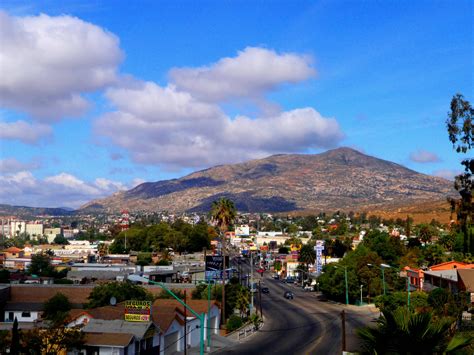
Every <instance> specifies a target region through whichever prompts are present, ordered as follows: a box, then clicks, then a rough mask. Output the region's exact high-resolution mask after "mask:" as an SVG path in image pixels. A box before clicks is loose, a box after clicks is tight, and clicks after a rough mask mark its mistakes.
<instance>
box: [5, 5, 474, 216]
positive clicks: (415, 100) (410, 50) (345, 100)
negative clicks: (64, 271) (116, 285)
mask: <svg viewBox="0 0 474 355" xmlns="http://www.w3.org/2000/svg"><path fill="white" fill-rule="evenodd" d="M0 6H1V9H2V11H3V12H2V13H1V18H0V23H1V24H2V25H1V26H0V77H2V78H3V80H0V139H1V141H0V174H1V175H0V182H1V184H0V185H1V187H0V203H9V204H15V205H20V204H22V205H30V206H51V207H53V206H71V207H78V206H80V205H81V204H83V203H85V202H87V201H89V200H91V199H95V198H100V197H103V196H108V195H110V194H112V193H114V192H115V191H117V190H120V189H127V188H130V187H133V186H135V185H136V184H138V183H140V182H143V181H157V180H162V179H168V178H173V177H180V176H183V175H185V174H187V173H189V172H192V171H194V170H197V169H200V168H206V167H209V166H213V165H215V164H222V163H234V162H240V161H245V160H248V159H252V158H262V157H265V156H268V155H271V154H276V153H318V152H322V151H325V150H327V149H330V148H335V147H338V146H350V147H354V148H356V149H359V150H361V151H362V152H365V153H367V154H369V155H373V156H377V157H380V158H382V159H386V160H391V161H394V162H397V163H400V164H402V165H405V166H407V167H409V168H411V169H414V170H416V171H419V172H423V173H426V174H432V175H438V176H443V177H452V176H453V174H455V173H456V172H458V171H460V164H459V161H460V159H461V157H459V156H458V155H457V154H456V153H455V152H454V151H453V150H452V148H451V145H450V144H449V141H448V137H447V133H446V129H445V119H446V114H447V111H448V109H449V103H450V100H451V97H452V96H453V95H454V94H455V93H457V92H461V93H463V94H464V95H465V97H466V98H467V99H468V100H471V101H472V99H473V82H474V80H473V48H474V46H473V27H472V26H473V23H474V18H473V17H474V16H473V5H472V2H470V1H455V2H448V1H416V2H412V1H383V2H381V1H199V2H196V1H160V2H156V1H133V2H130V1H64V2H57V1H35V2H21V1H14V2H9V1H3V2H2V3H1V5H0Z"/></svg>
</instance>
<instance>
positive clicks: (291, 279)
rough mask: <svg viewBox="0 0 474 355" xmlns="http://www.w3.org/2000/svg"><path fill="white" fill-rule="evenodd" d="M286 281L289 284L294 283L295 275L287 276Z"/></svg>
mask: <svg viewBox="0 0 474 355" xmlns="http://www.w3.org/2000/svg"><path fill="white" fill-rule="evenodd" d="M285 282H286V283H287V284H292V283H295V279H294V277H291V276H289V277H287V278H286V281H285Z"/></svg>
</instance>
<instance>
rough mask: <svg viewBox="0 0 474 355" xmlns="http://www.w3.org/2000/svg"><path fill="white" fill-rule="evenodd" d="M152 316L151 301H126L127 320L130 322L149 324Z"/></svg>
mask: <svg viewBox="0 0 474 355" xmlns="http://www.w3.org/2000/svg"><path fill="white" fill-rule="evenodd" d="M150 315H151V302H150V301H126V302H125V317H124V318H125V320H126V321H129V322H148V321H150Z"/></svg>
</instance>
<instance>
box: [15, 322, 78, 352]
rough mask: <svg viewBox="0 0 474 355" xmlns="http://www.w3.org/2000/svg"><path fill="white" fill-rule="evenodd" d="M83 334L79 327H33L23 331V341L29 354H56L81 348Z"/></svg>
mask: <svg viewBox="0 0 474 355" xmlns="http://www.w3.org/2000/svg"><path fill="white" fill-rule="evenodd" d="M84 336H85V334H84V333H83V332H82V331H81V330H80V329H79V327H72V328H68V327H65V326H64V325H63V326H57V327H51V328H33V329H32V330H29V331H27V332H25V333H24V337H23V343H24V348H25V350H27V351H28V353H29V354H44V355H56V354H62V353H66V352H68V351H71V350H73V349H79V348H81V346H82V345H83V344H84Z"/></svg>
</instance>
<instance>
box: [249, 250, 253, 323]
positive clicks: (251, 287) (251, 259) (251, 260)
mask: <svg viewBox="0 0 474 355" xmlns="http://www.w3.org/2000/svg"><path fill="white" fill-rule="evenodd" d="M252 312H253V253H252V251H250V314H252Z"/></svg>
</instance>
